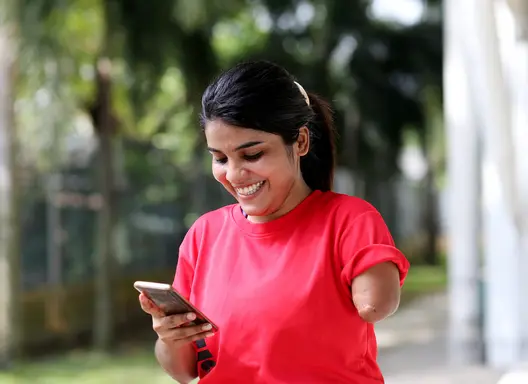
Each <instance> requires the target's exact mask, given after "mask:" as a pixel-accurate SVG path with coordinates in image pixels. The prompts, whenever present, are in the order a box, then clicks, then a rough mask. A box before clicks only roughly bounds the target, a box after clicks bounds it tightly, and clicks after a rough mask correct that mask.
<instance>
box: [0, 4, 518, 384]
mask: <svg viewBox="0 0 528 384" xmlns="http://www.w3.org/2000/svg"><path fill="white" fill-rule="evenodd" d="M527 26H528V3H527V2H526V1H522V0H444V1H441V0H222V1H219V0H214V1H213V0H209V1H205V0H192V1H191V0H152V1H150V2H147V1H143V0H68V1H66V0H2V1H1V2H0V383H6V384H7V383H14V384H18V383H30V382H31V383H57V384H61V383H69V382H72V381H74V382H76V383H101V384H105V383H124V382H125V381H127V382H131V383H143V382H145V381H146V380H148V381H149V382H150V383H153V384H154V383H169V382H171V380H169V379H168V377H166V376H165V374H164V373H162V372H161V369H160V368H159V367H158V366H157V364H156V362H155V360H154V356H153V341H154V333H153V332H152V331H151V324H150V319H149V318H148V316H147V315H145V314H143V313H142V312H141V310H140V308H139V305H138V302H137V292H136V291H135V290H134V289H133V287H132V283H133V282H134V281H135V280H151V281H161V282H171V281H172V278H173V275H174V270H175V266H176V262H177V257H178V255H177V250H178V246H179V243H180V241H181V240H182V238H183V236H184V235H185V232H186V230H187V228H188V227H189V226H190V225H191V223H192V222H193V221H194V220H195V219H196V218H197V217H198V216H199V215H200V214H202V213H204V212H206V211H208V210H211V209H214V208H217V207H219V206H221V205H225V204H229V203H231V202H232V200H231V198H230V197H229V196H228V195H227V193H226V192H224V191H223V189H222V188H221V186H219V185H217V183H216V182H215V181H214V179H213V178H212V177H211V175H210V159H209V155H208V153H207V152H206V151H205V149H204V145H203V138H202V136H201V132H200V129H199V127H198V120H197V114H198V111H199V107H200V99H201V94H202V92H203V90H204V89H205V87H206V86H207V84H208V83H209V82H210V81H211V80H212V79H213V78H214V76H215V75H217V74H218V73H219V71H221V70H222V69H226V68H228V67H230V66H232V65H233V64H235V63H237V62H239V61H241V60H247V59H267V60H272V61H275V62H277V63H279V64H281V65H283V66H285V67H286V68H287V69H288V70H289V71H290V72H292V73H293V74H294V75H295V76H296V77H297V78H298V80H299V82H300V83H301V84H302V85H303V86H304V87H305V88H306V89H308V90H310V91H314V92H317V93H319V94H321V95H322V96H324V97H325V98H327V99H328V100H331V101H332V103H333V106H334V108H335V121H336V125H337V128H338V131H339V142H338V163H339V164H338V165H339V168H338V172H337V175H336V190H337V191H338V192H342V193H347V194H352V195H357V196H360V197H363V198H365V199H367V200H368V201H370V202H371V203H372V204H374V205H375V206H376V207H377V208H378V209H379V210H380V211H381V213H382V215H383V217H384V218H385V220H386V221H387V223H388V225H389V227H390V229H391V231H392V233H393V235H394V238H395V240H396V242H397V244H398V246H399V247H400V248H401V249H402V250H403V251H404V252H405V254H406V255H407V256H408V258H409V260H410V261H411V264H412V267H411V271H410V274H409V277H408V279H407V283H406V285H405V287H404V291H403V298H402V305H401V307H400V310H399V312H398V313H397V314H396V315H394V316H393V317H391V318H389V319H388V320H386V321H384V322H382V323H380V324H379V325H378V326H377V337H378V342H379V346H380V357H379V360H380V364H381V367H382V370H383V372H384V373H385V375H386V376H387V383H389V384H390V383H459V382H460V383H462V382H463V383H481V384H485V383H496V382H497V381H498V380H499V378H500V376H501V374H502V373H504V372H506V371H509V370H511V369H516V368H518V367H519V366H522V364H523V362H525V361H528V302H527V301H528V299H527V298H528V279H526V275H528V177H527V176H528V157H527V153H526V152H527V151H526V150H525V147H524V146H525V145H528V144H526V143H528V47H527V43H526V39H527V37H528V36H527V35H528V34H527ZM523 176H524V177H523ZM522 380H523V379H522ZM524 380H526V381H522V382H523V383H528V379H524ZM240 381H241V382H244V380H243V378H241V380H240ZM519 382H521V381H519Z"/></svg>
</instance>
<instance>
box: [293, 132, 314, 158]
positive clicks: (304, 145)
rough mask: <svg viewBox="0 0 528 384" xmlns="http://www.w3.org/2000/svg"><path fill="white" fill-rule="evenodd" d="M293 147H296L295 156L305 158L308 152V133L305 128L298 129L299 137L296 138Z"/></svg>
mask: <svg viewBox="0 0 528 384" xmlns="http://www.w3.org/2000/svg"><path fill="white" fill-rule="evenodd" d="M295 146H296V147H297V148H296V149H297V155H299V156H301V157H302V156H306V154H307V153H308V151H309V150H310V131H309V130H308V128H307V127H301V128H300V129H299V137H298V138H297V142H296V143H295Z"/></svg>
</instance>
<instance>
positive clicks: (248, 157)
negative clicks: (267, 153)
mask: <svg viewBox="0 0 528 384" xmlns="http://www.w3.org/2000/svg"><path fill="white" fill-rule="evenodd" d="M261 157H262V152H259V153H255V154H254V155H244V159H246V160H249V161H255V160H258V159H260V158H261Z"/></svg>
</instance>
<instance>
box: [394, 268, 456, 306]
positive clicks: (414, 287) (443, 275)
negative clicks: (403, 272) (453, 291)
mask: <svg viewBox="0 0 528 384" xmlns="http://www.w3.org/2000/svg"><path fill="white" fill-rule="evenodd" d="M446 286H447V271H446V268H445V266H429V265H412V266H411V269H410V270H409V274H408V275H407V279H406V280H405V284H404V286H403V292H402V304H405V303H407V302H409V301H410V300H412V299H414V298H415V297H417V296H420V295H424V294H430V293H435V292H440V291H442V290H444V289H445V288H446Z"/></svg>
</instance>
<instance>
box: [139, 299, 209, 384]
mask: <svg viewBox="0 0 528 384" xmlns="http://www.w3.org/2000/svg"><path fill="white" fill-rule="evenodd" d="M139 301H140V304H141V308H142V309H143V311H145V312H146V313H148V314H149V315H151V316H152V328H153V329H154V331H155V332H156V333H157V334H158V340H157V341H156V346H155V354H156V358H157V359H158V362H159V364H160V365H161V367H162V368H163V369H164V370H165V372H167V373H168V374H169V375H170V376H171V377H172V378H173V379H174V380H177V381H178V382H180V383H181V384H186V383H190V382H191V381H193V380H194V379H195V378H196V377H197V376H198V372H197V366H196V352H195V350H194V348H193V346H192V343H193V342H194V341H197V340H200V339H204V338H206V337H208V336H211V335H212V326H211V325H210V324H205V325H189V322H190V321H193V320H194V319H195V318H196V314H194V313H187V314H182V315H173V316H165V315H164V314H163V312H162V311H161V310H160V309H159V308H158V307H157V306H156V305H155V304H154V303H153V302H152V301H150V300H149V299H148V298H147V297H146V296H145V295H144V294H140V295H139Z"/></svg>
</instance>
